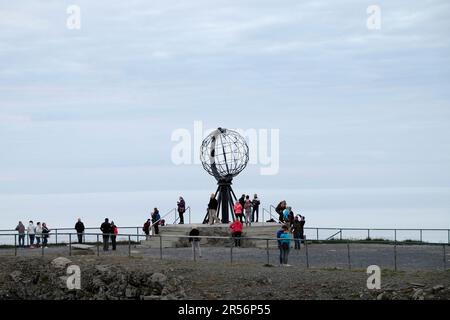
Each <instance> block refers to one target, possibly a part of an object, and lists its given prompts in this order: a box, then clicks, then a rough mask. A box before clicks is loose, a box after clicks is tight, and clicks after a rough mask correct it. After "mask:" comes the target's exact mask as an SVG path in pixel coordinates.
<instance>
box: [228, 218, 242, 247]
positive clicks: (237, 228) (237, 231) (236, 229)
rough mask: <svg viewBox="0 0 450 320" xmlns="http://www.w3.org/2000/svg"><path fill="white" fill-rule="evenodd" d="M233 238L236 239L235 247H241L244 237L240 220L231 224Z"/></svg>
mask: <svg viewBox="0 0 450 320" xmlns="http://www.w3.org/2000/svg"><path fill="white" fill-rule="evenodd" d="M230 230H231V236H232V237H233V239H234V246H235V247H240V246H241V237H242V223H241V222H240V221H239V220H237V219H236V220H234V222H233V223H231V224H230Z"/></svg>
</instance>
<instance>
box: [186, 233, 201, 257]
mask: <svg viewBox="0 0 450 320" xmlns="http://www.w3.org/2000/svg"><path fill="white" fill-rule="evenodd" d="M189 236H190V237H194V238H189V242H190V243H192V254H193V256H194V259H195V254H196V250H198V256H199V257H200V258H201V257H202V251H201V249H200V238H195V237H198V236H200V231H199V230H198V229H197V228H192V229H191V231H190V232H189Z"/></svg>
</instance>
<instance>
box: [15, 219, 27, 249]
mask: <svg viewBox="0 0 450 320" xmlns="http://www.w3.org/2000/svg"><path fill="white" fill-rule="evenodd" d="M16 231H17V233H18V234H19V247H21V248H24V247H25V226H24V225H23V223H22V221H19V224H18V225H17V227H16Z"/></svg>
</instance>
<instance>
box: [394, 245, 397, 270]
mask: <svg viewBox="0 0 450 320" xmlns="http://www.w3.org/2000/svg"><path fill="white" fill-rule="evenodd" d="M394 271H397V242H395V243H394Z"/></svg>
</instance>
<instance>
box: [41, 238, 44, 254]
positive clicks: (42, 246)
mask: <svg viewBox="0 0 450 320" xmlns="http://www.w3.org/2000/svg"><path fill="white" fill-rule="evenodd" d="M42 239H44V238H42ZM41 248H42V256H44V245H43V244H42V243H41Z"/></svg>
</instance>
